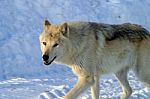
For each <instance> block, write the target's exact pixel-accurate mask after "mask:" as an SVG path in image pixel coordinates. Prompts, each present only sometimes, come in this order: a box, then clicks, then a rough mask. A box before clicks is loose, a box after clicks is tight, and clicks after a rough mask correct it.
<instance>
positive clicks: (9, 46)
mask: <svg viewBox="0 0 150 99" xmlns="http://www.w3.org/2000/svg"><path fill="white" fill-rule="evenodd" d="M149 9H150V1H149V0H144V1H142V0H42V1H41V0H0V66H1V69H0V79H1V78H4V79H5V78H10V77H17V76H19V77H24V76H25V77H26V76H37V75H38V76H40V75H43V73H44V74H45V73H48V72H47V71H49V68H46V69H45V67H43V66H42V62H41V53H40V48H39V42H38V36H39V34H40V32H41V31H42V27H43V26H42V24H43V21H44V19H46V18H47V19H49V20H50V21H51V22H52V23H62V22H64V21H76V20H78V21H79V20H82V21H96V22H104V23H123V22H132V23H138V24H141V25H143V26H144V27H146V28H147V29H150V25H149V23H150V16H149V13H150V10H149ZM63 68H64V67H63ZM60 69H61V67H60ZM52 71H53V69H52Z"/></svg>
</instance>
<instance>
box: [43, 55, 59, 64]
mask: <svg viewBox="0 0 150 99" xmlns="http://www.w3.org/2000/svg"><path fill="white" fill-rule="evenodd" d="M55 59H56V56H55V57H54V58H53V59H52V60H51V61H50V62H47V61H44V64H45V65H50V64H51V63H52V62H53V61H54V60H55Z"/></svg>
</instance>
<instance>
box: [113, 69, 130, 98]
mask: <svg viewBox="0 0 150 99" xmlns="http://www.w3.org/2000/svg"><path fill="white" fill-rule="evenodd" d="M127 73H128V68H124V69H122V70H121V71H119V72H117V73H116V74H115V75H116V77H117V78H118V80H119V82H120V84H121V86H122V90H123V93H122V95H121V97H120V99H128V98H129V97H130V95H131V94H132V89H131V87H130V85H129V82H128V80H127Z"/></svg>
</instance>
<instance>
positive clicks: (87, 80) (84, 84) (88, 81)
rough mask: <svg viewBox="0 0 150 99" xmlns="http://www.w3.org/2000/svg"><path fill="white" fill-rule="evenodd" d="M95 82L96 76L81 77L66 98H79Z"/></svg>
mask: <svg viewBox="0 0 150 99" xmlns="http://www.w3.org/2000/svg"><path fill="white" fill-rule="evenodd" d="M93 82H94V77H90V76H85V77H79V78H78V82H77V83H76V85H75V86H74V87H73V88H72V89H71V90H70V91H69V92H68V93H67V95H66V96H65V97H64V99H77V97H78V96H79V95H80V94H82V93H83V92H84V91H85V90H86V89H87V88H88V87H90V85H92V84H93Z"/></svg>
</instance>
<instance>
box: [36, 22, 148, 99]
mask: <svg viewBox="0 0 150 99" xmlns="http://www.w3.org/2000/svg"><path fill="white" fill-rule="evenodd" d="M39 41H40V46H41V52H42V59H43V62H44V64H45V65H50V64H51V63H52V62H56V63H60V64H66V65H67V66H69V67H70V68H71V69H72V71H73V72H74V73H75V74H76V75H77V77H78V81H77V83H76V84H75V86H74V87H73V88H72V89H71V90H70V91H69V92H68V93H67V94H66V95H65V96H64V97H63V98H64V99H78V98H77V97H79V96H80V95H81V94H82V93H83V92H84V91H86V90H87V89H88V88H89V87H90V88H91V96H92V99H99V93H100V92H99V91H100V87H99V79H100V77H101V76H102V75H103V74H115V76H116V77H117V79H118V80H119V82H120V85H121V86H122V90H123V92H122V94H121V96H120V97H121V99H128V98H129V97H130V96H131V94H132V89H131V87H130V85H129V82H128V80H127V73H128V71H129V70H133V71H134V73H135V74H136V75H137V77H138V78H139V80H140V81H141V82H143V83H144V84H145V85H146V86H147V87H148V86H149V85H150V34H149V32H148V30H146V29H145V28H143V27H142V26H141V25H137V24H131V23H124V24H104V23H96V22H65V23H63V24H51V23H50V22H49V21H48V20H45V22H44V29H43V32H42V33H41V34H40V37H39Z"/></svg>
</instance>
